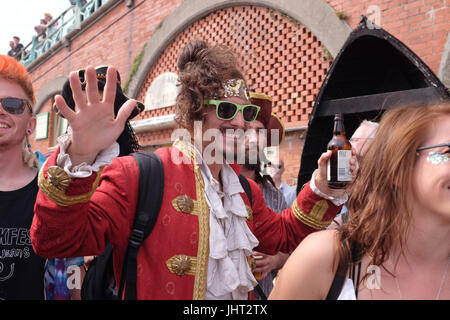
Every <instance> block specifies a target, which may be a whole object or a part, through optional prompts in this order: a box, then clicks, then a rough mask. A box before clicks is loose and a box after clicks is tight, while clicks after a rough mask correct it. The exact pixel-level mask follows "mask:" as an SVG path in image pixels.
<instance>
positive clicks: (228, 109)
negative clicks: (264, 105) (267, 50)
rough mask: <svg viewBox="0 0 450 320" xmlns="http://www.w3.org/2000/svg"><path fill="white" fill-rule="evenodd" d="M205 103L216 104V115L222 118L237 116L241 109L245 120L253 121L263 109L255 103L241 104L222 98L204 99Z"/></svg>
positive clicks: (227, 118) (228, 118) (229, 118)
mask: <svg viewBox="0 0 450 320" xmlns="http://www.w3.org/2000/svg"><path fill="white" fill-rule="evenodd" d="M204 103H205V104H210V105H214V106H216V116H217V118H219V119H220V120H232V119H233V118H234V117H236V115H237V113H238V112H239V111H241V112H242V118H243V119H244V121H245V122H252V121H254V120H255V119H256V117H257V116H258V112H259V110H260V109H261V108H260V107H259V106H255V105H254V104H246V105H240V104H237V103H234V102H231V101H222V100H208V99H205V100H204Z"/></svg>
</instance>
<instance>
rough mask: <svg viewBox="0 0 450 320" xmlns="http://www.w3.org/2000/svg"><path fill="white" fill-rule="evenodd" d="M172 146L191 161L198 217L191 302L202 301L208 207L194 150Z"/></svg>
mask: <svg viewBox="0 0 450 320" xmlns="http://www.w3.org/2000/svg"><path fill="white" fill-rule="evenodd" d="M173 146H174V147H175V148H177V149H178V150H180V151H181V152H182V153H183V154H184V155H185V156H187V157H188V158H189V159H191V161H192V163H193V165H194V176H195V189H196V198H197V200H196V201H195V211H196V214H197V216H198V229H199V234H198V247H197V266H196V268H195V280H194V292H193V296H192V298H193V300H204V299H205V297H206V282H207V271H208V256H209V207H208V203H207V202H206V198H205V185H204V183H203V177H202V174H201V172H200V166H199V165H198V163H197V161H196V157H195V150H194V149H193V148H192V147H191V146H190V145H188V144H187V143H184V142H183V141H180V140H176V141H175V142H174V143H173Z"/></svg>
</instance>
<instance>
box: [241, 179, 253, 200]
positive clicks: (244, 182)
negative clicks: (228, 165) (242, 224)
mask: <svg viewBox="0 0 450 320" xmlns="http://www.w3.org/2000/svg"><path fill="white" fill-rule="evenodd" d="M239 182H240V183H241V186H242V188H243V189H244V191H245V194H246V195H247V198H248V201H250V205H252V203H253V201H252V189H251V188H250V182H248V180H247V178H246V177H244V176H243V175H242V174H240V175H239Z"/></svg>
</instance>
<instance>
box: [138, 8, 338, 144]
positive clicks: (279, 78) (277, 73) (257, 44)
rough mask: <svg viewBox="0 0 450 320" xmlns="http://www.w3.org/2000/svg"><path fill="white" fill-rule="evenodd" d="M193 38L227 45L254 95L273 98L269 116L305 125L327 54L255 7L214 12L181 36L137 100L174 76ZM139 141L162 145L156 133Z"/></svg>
mask: <svg viewBox="0 0 450 320" xmlns="http://www.w3.org/2000/svg"><path fill="white" fill-rule="evenodd" d="M194 39H207V40H208V41H209V43H211V44H224V45H227V46H230V47H232V48H233V50H234V51H235V52H236V54H237V55H238V56H239V57H240V58H241V61H242V64H241V66H242V67H243V69H244V73H245V75H246V76H247V81H248V83H249V84H250V85H252V86H253V88H254V90H255V91H258V92H263V93H265V94H269V95H270V96H272V97H273V102H274V112H275V113H276V114H277V115H278V116H280V117H281V118H282V120H283V122H284V123H285V124H286V127H295V126H302V125H306V124H307V121H308V116H309V114H310V113H311V111H312V107H313V102H314V99H315V96H316V95H317V93H318V91H319V89H320V86H321V84H322V81H323V79H324V77H325V75H326V73H327V70H328V68H329V66H330V59H329V56H328V53H327V51H326V49H324V48H323V47H322V46H321V43H320V41H318V40H317V39H316V37H315V36H314V35H313V34H312V33H311V31H310V30H308V29H307V28H305V27H304V26H302V25H301V24H300V23H298V22H297V21H295V20H293V19H292V18H290V17H288V16H286V15H283V14H281V13H279V12H277V11H274V10H272V9H268V8H262V7H255V6H242V7H233V8H227V9H221V10H218V11H215V12H213V13H211V14H209V15H208V16H206V17H204V18H203V19H200V20H199V21H197V22H195V23H194V24H192V25H191V26H190V27H188V28H187V29H186V30H184V31H183V32H182V33H180V34H179V35H178V36H177V37H176V38H175V39H174V41H172V43H170V44H169V45H168V46H167V48H166V49H165V50H164V52H163V53H162V54H161V56H160V58H159V59H158V60H157V61H156V63H155V64H154V66H153V67H152V69H151V71H150V73H149V75H148V76H147V79H146V80H145V82H144V84H143V86H142V88H141V91H140V94H139V97H138V98H139V99H140V100H141V101H144V100H145V95H146V92H147V90H148V88H149V87H150V85H151V83H152V81H153V80H154V79H155V78H156V77H157V76H158V75H160V74H161V73H164V72H175V73H177V72H178V70H177V58H178V53H179V52H180V50H181V48H183V46H184V45H185V44H186V43H188V42H189V41H191V40H194ZM171 113H174V107H167V108H161V109H156V110H151V111H146V112H145V114H143V115H142V116H141V118H149V117H155V116H162V115H167V114H171ZM168 133H169V132H165V134H166V135H167V134H168ZM166 137H167V138H170V136H166ZM142 138H143V136H142V135H140V139H141V140H142V142H143V143H144V144H149V143H161V142H163V141H162V140H161V139H164V136H161V132H155V133H152V134H145V138H146V139H142ZM147 139H151V140H152V141H148V140H147ZM143 140H147V141H143Z"/></svg>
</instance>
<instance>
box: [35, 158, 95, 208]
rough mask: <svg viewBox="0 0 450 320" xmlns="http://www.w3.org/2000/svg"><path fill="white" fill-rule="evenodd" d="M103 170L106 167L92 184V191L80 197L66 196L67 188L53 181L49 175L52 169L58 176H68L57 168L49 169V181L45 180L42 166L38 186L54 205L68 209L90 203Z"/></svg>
mask: <svg viewBox="0 0 450 320" xmlns="http://www.w3.org/2000/svg"><path fill="white" fill-rule="evenodd" d="M103 168H104V167H100V170H99V171H98V172H97V177H96V179H95V181H94V183H93V184H92V189H91V191H90V192H88V193H85V194H81V195H78V196H68V195H66V188H67V186H65V187H62V186H61V185H58V183H57V182H55V179H52V177H50V176H49V175H48V170H50V169H52V171H54V172H55V173H57V174H58V176H64V175H66V176H67V173H66V172H65V171H64V169H62V168H60V167H57V166H51V167H50V168H48V169H47V179H45V178H44V166H42V169H41V171H40V172H39V178H38V185H39V188H40V189H41V190H42V192H44V193H45V195H46V196H47V197H48V198H49V199H50V200H52V201H53V202H54V203H56V204H57V205H58V206H61V207H67V206H71V205H74V204H78V203H85V202H88V201H89V199H90V198H91V197H92V195H93V194H94V192H95V190H96V189H97V187H98V184H99V182H100V176H101V173H102V171H103ZM61 171H62V172H61ZM67 177H68V176H67Z"/></svg>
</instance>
